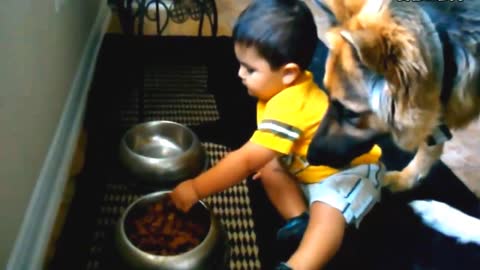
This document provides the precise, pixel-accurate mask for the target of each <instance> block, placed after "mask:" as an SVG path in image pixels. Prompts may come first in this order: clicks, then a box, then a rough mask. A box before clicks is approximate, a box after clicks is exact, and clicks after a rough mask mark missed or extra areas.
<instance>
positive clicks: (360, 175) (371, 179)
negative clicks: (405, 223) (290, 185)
mask: <svg viewBox="0 0 480 270" xmlns="http://www.w3.org/2000/svg"><path fill="white" fill-rule="evenodd" d="M384 174H385V166H383V164H381V163H378V164H362V165H358V166H356V167H353V168H350V169H348V170H343V171H340V172H338V173H336V174H334V175H331V176H329V177H327V178H326V179H324V180H322V181H320V182H318V183H314V184H302V185H301V186H302V189H303V192H304V194H305V196H306V198H307V200H308V202H309V204H310V205H311V204H312V203H314V202H317V201H319V202H323V203H326V204H328V205H330V206H332V207H334V208H336V209H338V210H339V211H340V212H342V214H343V216H344V217H345V220H346V222H347V224H352V223H353V224H355V226H357V227H358V226H359V224H360V222H361V221H362V219H363V217H364V216H365V215H366V214H367V213H368V212H369V211H370V209H371V208H372V207H373V206H374V205H375V203H377V202H379V201H380V194H381V188H382V184H381V181H382V179H383V176H384Z"/></svg>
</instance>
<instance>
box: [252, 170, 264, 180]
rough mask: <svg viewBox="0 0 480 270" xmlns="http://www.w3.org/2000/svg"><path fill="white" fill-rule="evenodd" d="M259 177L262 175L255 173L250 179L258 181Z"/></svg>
mask: <svg viewBox="0 0 480 270" xmlns="http://www.w3.org/2000/svg"><path fill="white" fill-rule="evenodd" d="M260 176H262V174H261V173H260V172H257V173H255V174H254V175H253V176H252V179H253V180H258V179H260Z"/></svg>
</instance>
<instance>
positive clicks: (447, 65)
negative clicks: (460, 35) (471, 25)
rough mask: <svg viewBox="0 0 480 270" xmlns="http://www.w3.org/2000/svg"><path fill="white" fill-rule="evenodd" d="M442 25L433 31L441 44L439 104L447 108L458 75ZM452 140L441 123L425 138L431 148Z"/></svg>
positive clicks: (450, 134) (451, 48)
mask: <svg viewBox="0 0 480 270" xmlns="http://www.w3.org/2000/svg"><path fill="white" fill-rule="evenodd" d="M443 27H445V26H444V25H443V24H442V23H437V24H435V29H436V31H437V33H438V36H439V39H440V42H441V44H442V53H443V68H444V70H443V77H442V89H441V92H440V102H441V103H442V105H443V106H447V104H448V100H449V99H450V97H451V96H452V92H453V88H454V82H455V78H456V77H457V75H458V67H457V62H456V61H455V54H454V48H453V46H454V45H453V44H452V40H451V39H450V37H449V36H448V33H447V31H445V29H443ZM451 138H452V133H451V132H450V129H449V128H448V126H447V125H445V124H444V123H441V124H440V125H439V126H438V127H436V128H435V129H434V130H433V133H432V134H431V135H430V136H428V138H427V145H428V146H433V145H437V144H441V143H444V142H446V141H448V140H450V139H451Z"/></svg>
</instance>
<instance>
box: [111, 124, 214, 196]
mask: <svg viewBox="0 0 480 270" xmlns="http://www.w3.org/2000/svg"><path fill="white" fill-rule="evenodd" d="M119 155H120V161H121V163H122V164H123V165H124V167H125V168H126V169H127V170H128V171H129V172H130V173H131V174H132V175H133V176H134V177H132V178H131V179H132V181H133V182H135V183H136V184H140V185H144V186H147V187H155V188H157V187H163V188H170V187H173V186H175V185H176V184H178V183H179V182H181V181H183V180H185V179H188V178H192V177H195V176H197V175H198V174H199V173H201V172H202V171H203V170H204V169H205V168H206V167H207V164H208V160H207V155H206V151H205V149H204V148H203V146H202V144H201V142H200V140H199V139H198V137H197V136H196V134H195V133H194V132H193V131H192V130H191V129H189V128H188V127H187V126H185V125H182V124H180V123H176V122H172V121H151V122H145V123H141V124H138V125H135V126H133V127H132V128H130V129H129V130H128V131H127V132H126V133H125V134H124V135H123V137H122V140H121V142H120V149H119Z"/></svg>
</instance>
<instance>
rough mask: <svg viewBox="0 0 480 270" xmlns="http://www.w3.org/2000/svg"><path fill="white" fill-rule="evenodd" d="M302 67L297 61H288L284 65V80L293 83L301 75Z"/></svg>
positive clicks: (286, 82)
mask: <svg viewBox="0 0 480 270" xmlns="http://www.w3.org/2000/svg"><path fill="white" fill-rule="evenodd" d="M300 73H301V71H300V67H299V66H298V65H297V64H295V63H288V64H286V65H284V66H283V67H282V75H283V77H282V82H283V84H284V85H291V84H292V83H293V82H294V81H295V80H296V79H297V78H298V76H300Z"/></svg>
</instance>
